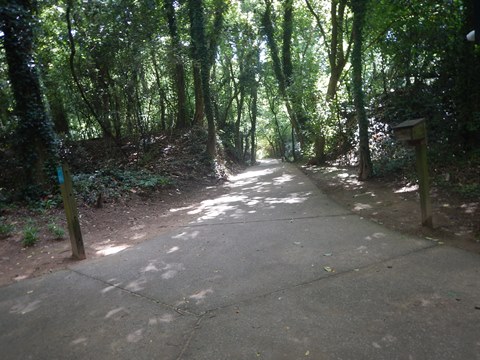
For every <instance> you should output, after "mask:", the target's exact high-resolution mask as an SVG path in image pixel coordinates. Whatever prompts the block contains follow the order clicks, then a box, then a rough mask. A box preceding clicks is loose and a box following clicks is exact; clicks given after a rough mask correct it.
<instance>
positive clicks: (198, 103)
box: [193, 61, 205, 126]
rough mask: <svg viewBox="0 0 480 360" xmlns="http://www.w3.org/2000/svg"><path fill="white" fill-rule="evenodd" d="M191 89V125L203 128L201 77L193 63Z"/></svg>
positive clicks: (203, 112) (198, 67) (196, 65)
mask: <svg viewBox="0 0 480 360" xmlns="http://www.w3.org/2000/svg"><path fill="white" fill-rule="evenodd" d="M193 88H194V92H195V114H194V116H193V123H194V124H196V125H199V126H203V119H204V117H205V111H204V104H203V90H202V77H201V72H200V65H199V64H197V63H195V61H194V63H193Z"/></svg>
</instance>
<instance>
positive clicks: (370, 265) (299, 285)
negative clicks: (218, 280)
mask: <svg viewBox="0 0 480 360" xmlns="http://www.w3.org/2000/svg"><path fill="white" fill-rule="evenodd" d="M438 246H440V245H437V244H432V245H429V246H426V247H423V248H420V249H416V250H412V251H409V252H406V253H404V254H400V255H397V256H394V257H391V258H388V259H385V260H381V261H378V262H374V263H371V264H368V265H365V266H363V267H358V268H355V269H348V270H344V271H340V272H335V273H331V274H330V275H328V276H324V277H319V278H316V279H312V280H309V281H305V282H302V283H298V284H294V285H291V286H287V287H283V288H280V289H276V290H272V291H270V292H268V293H264V294H259V295H255V296H253V297H250V298H247V299H243V300H241V301H239V302H235V303H231V304H225V305H223V306H218V307H216V308H212V309H208V310H206V311H205V312H204V313H203V314H202V316H203V315H205V314H208V313H214V312H215V311H219V310H224V309H228V308H230V307H235V306H239V305H240V304H243V303H246V302H249V301H255V300H256V299H262V298H266V297H268V296H270V295H273V294H276V293H280V292H283V291H289V290H292V289H295V288H300V287H303V286H307V285H311V284H314V283H317V282H320V281H325V280H331V279H335V278H338V277H339V276H345V275H347V274H350V273H354V272H355V273H357V272H361V271H362V270H368V269H369V268H373V267H375V266H379V265H381V264H385V263H388V262H389V261H393V260H397V259H402V258H405V257H407V256H410V255H413V254H417V253H420V252H423V251H428V250H431V249H434V248H437V247H438Z"/></svg>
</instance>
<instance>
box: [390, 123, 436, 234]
mask: <svg viewBox="0 0 480 360" xmlns="http://www.w3.org/2000/svg"><path fill="white" fill-rule="evenodd" d="M393 131H394V133H395V136H396V138H397V139H398V140H400V141H404V142H406V143H407V144H409V145H414V146H415V154H416V156H415V157H416V162H417V174H418V185H419V192H420V205H421V208H422V225H423V226H428V227H433V221H432V206H431V204H430V184H429V181H430V180H429V177H428V162H427V127H426V124H425V119H423V118H422V119H414V120H407V121H404V122H402V123H400V124H398V125H397V126H395V127H393Z"/></svg>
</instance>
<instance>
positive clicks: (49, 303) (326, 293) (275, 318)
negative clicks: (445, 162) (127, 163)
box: [0, 161, 480, 360]
mask: <svg viewBox="0 0 480 360" xmlns="http://www.w3.org/2000/svg"><path fill="white" fill-rule="evenodd" d="M229 186H230V187H231V191H230V193H229V194H227V195H222V196H219V197H218V198H215V199H211V200H207V201H204V202H203V203H202V204H201V206H199V207H198V208H192V209H188V210H186V211H189V212H190V213H192V214H196V220H195V221H193V222H192V223H191V224H189V225H188V226H186V227H182V228H179V229H175V230H174V231H173V232H172V233H170V234H167V235H164V236H161V237H158V238H156V239H153V240H151V241H147V242H144V243H142V244H141V245H139V246H136V247H132V248H129V249H127V250H125V251H123V252H120V253H118V254H115V255H112V256H109V257H106V258H102V259H99V260H96V261H89V262H84V263H80V264H78V265H75V266H72V267H71V268H70V269H69V270H66V271H60V272H57V273H55V274H52V275H50V276H45V277H41V278H36V279H33V280H27V281H23V282H20V283H17V284H14V285H11V286H6V287H2V288H0V358H1V359H48V360H53V359H208V360H215V359H272V360H276V359H388V360H391V359H422V360H423V359H435V360H439V359H462V360H465V359H480V256H478V255H477V254H473V253H469V252H465V251H462V250H458V249H455V248H450V247H445V246H442V245H437V244H436V243H435V242H431V241H427V240H421V239H416V238H412V237H408V236H404V235H400V234H398V233H394V232H391V231H389V230H386V229H385V228H383V227H382V226H379V225H377V224H375V223H372V222H369V221H367V220H365V219H362V218H360V217H358V216H356V215H353V214H351V213H349V212H348V211H347V210H345V209H343V208H341V207H340V206H338V205H336V204H335V203H333V202H332V201H330V200H329V199H328V197H327V196H326V195H325V194H323V193H322V192H320V191H319V190H318V189H317V188H316V187H315V185H314V184H313V183H312V182H310V180H309V179H308V178H307V177H306V176H304V175H303V174H302V173H301V172H300V171H299V170H298V169H296V168H295V167H294V166H292V165H288V164H282V163H278V162H275V161H268V162H263V163H262V164H261V165H259V166H256V167H252V168H250V169H248V170H247V171H246V172H245V173H243V174H240V175H239V176H237V177H236V178H235V179H233V181H232V182H231V183H230V184H229ZM379 201H381V199H379Z"/></svg>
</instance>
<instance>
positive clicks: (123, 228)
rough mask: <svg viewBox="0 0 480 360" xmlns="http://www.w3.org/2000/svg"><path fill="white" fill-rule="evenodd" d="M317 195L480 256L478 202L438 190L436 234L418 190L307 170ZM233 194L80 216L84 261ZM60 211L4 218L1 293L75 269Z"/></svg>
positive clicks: (200, 190)
mask: <svg viewBox="0 0 480 360" xmlns="http://www.w3.org/2000/svg"><path fill="white" fill-rule="evenodd" d="M302 170H303V171H304V173H306V174H307V175H308V176H309V177H310V178H311V179H312V180H313V181H314V182H315V183H316V184H317V186H319V188H320V189H322V190H323V191H325V192H326V193H327V194H328V195H329V196H330V197H331V198H332V199H333V200H334V201H336V202H338V203H339V204H341V205H343V206H345V207H346V208H348V209H350V210H351V211H353V212H355V213H357V214H359V215H360V216H363V217H365V218H368V219H371V220H373V221H375V222H377V223H380V224H383V225H385V226H386V227H388V228H391V229H394V230H397V231H400V232H404V233H406V234H411V235H415V236H420V237H423V238H427V239H429V240H431V241H437V242H439V243H444V244H448V245H452V246H456V247H460V248H463V249H467V250H469V251H474V252H477V253H480V203H479V201H476V202H475V201H473V202H472V201H470V202H468V201H462V200H461V199H459V198H456V197H454V196H446V195H444V194H441V193H439V192H438V191H435V189H433V191H432V195H433V198H432V203H433V211H434V226H435V228H434V229H428V228H425V227H422V226H420V205H419V200H418V195H417V192H416V188H415V187H414V186H405V185H402V184H399V183H394V182H390V183H385V182H381V181H378V180H373V181H369V182H358V181H357V180H356V174H355V170H353V169H346V168H335V167H302ZM226 192H228V188H227V187H224V186H222V185H221V184H216V185H211V186H208V185H200V184H194V183H192V184H190V185H189V186H186V187H184V188H182V190H176V189H170V190H165V191H162V192H160V193H157V194H153V195H150V196H148V197H145V196H144V197H141V196H137V197H134V198H132V199H130V200H129V201H128V202H127V203H106V204H104V206H103V207H102V208H99V209H97V208H91V207H81V208H80V210H79V214H80V222H81V227H82V233H83V238H84V242H85V246H86V252H87V260H86V261H88V260H90V259H95V258H99V257H102V256H108V255H110V254H114V253H117V252H119V251H122V250H124V249H126V248H128V247H131V246H134V245H136V244H138V243H141V242H142V241H145V240H148V239H152V238H154V237H155V236H158V235H160V234H162V233H163V232H166V231H170V230H172V228H174V227H178V226H182V225H186V224H187V223H188V222H189V221H191V220H193V219H194V218H195V211H194V210H195V209H197V208H198V207H199V206H200V203H201V202H202V201H203V200H206V199H209V198H212V197H218V196H220V195H222V194H225V193H226ZM27 219H34V220H35V224H36V226H37V227H38V229H39V234H38V241H37V243H36V244H35V246H33V247H28V248H24V247H22V244H21V242H22V229H23V228H24V227H25V224H26V221H27ZM64 219H65V216H64V213H63V210H62V209H53V210H49V211H47V212H45V213H43V214H37V213H33V212H32V211H27V210H17V211H14V212H13V211H12V212H10V213H4V214H2V219H1V220H2V221H3V222H4V223H8V224H12V225H14V227H15V231H13V232H12V235H11V236H9V237H5V238H0V286H2V285H6V284H9V283H12V282H15V281H20V280H23V279H27V278H31V277H36V276H40V275H42V274H46V273H49V272H53V271H56V270H59V269H64V268H66V267H67V266H69V265H71V264H73V263H75V260H72V259H71V247H70V241H69V240H68V234H66V235H65V237H64V238H63V239H61V240H55V239H53V238H52V235H51V233H49V231H48V224H49V223H50V222H52V221H54V222H55V223H57V224H59V225H60V226H62V227H63V228H64V229H66V224H65V220H64Z"/></svg>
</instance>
